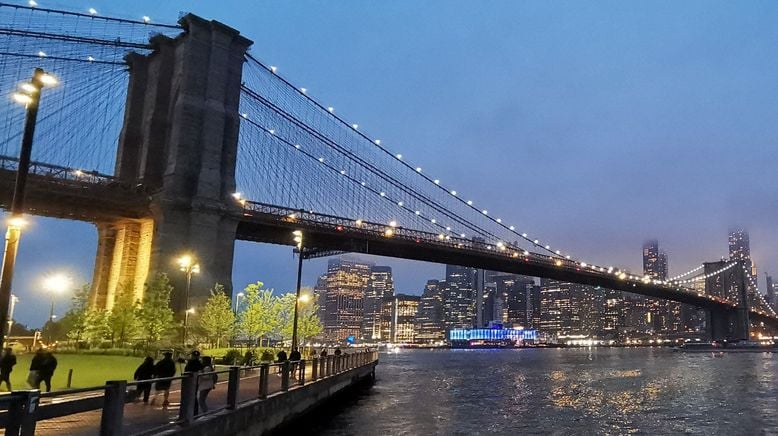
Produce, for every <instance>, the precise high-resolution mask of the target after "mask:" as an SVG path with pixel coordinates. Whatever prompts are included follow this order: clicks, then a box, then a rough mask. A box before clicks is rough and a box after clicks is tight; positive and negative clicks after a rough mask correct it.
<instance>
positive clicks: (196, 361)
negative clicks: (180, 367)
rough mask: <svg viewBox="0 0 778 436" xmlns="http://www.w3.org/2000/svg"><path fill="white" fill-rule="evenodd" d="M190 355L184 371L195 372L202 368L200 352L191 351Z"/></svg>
mask: <svg viewBox="0 0 778 436" xmlns="http://www.w3.org/2000/svg"><path fill="white" fill-rule="evenodd" d="M190 356H191V357H190V358H189V360H188V361H187V362H186V366H185V367H184V372H193V373H197V372H200V371H202V370H203V362H201V361H200V352H199V351H197V350H194V351H192V354H191V355H190Z"/></svg>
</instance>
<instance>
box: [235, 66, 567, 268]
mask: <svg viewBox="0 0 778 436" xmlns="http://www.w3.org/2000/svg"><path fill="white" fill-rule="evenodd" d="M240 111H241V116H242V118H243V120H242V124H241V136H240V142H239V157H238V162H239V163H238V171H237V179H238V186H239V187H240V189H241V190H242V191H243V192H242V194H243V196H244V197H245V198H248V199H251V200H256V201H259V202H263V203H269V204H274V205H281V206H287V207H290V208H296V209H302V210H306V211H314V212H319V213H325V214H331V215H336V216H341V217H348V218H351V219H353V220H364V221H370V222H374V223H378V224H383V225H387V226H390V225H396V226H397V227H402V228H407V229H413V230H417V231H421V232H427V233H429V234H431V235H436V236H437V238H439V239H444V240H447V241H454V242H457V241H461V242H462V243H463V244H469V243H471V242H472V240H473V238H477V239H478V240H480V241H482V242H483V243H484V244H486V245H487V246H488V247H491V248H494V249H502V248H506V247H507V248H509V249H512V250H519V251H523V250H524V249H526V250H532V251H539V252H545V253H546V254H547V255H553V256H558V257H561V256H563V253H562V252H561V251H560V252H559V253H557V251H556V250H554V249H553V248H551V247H550V246H549V247H548V248H546V247H545V246H543V245H542V243H541V242H540V241H539V240H538V242H537V243H535V242H534V240H532V239H531V238H530V237H529V236H522V234H520V233H519V231H518V230H517V229H516V227H515V226H512V225H510V224H508V223H507V222H506V223H503V220H502V219H500V218H496V217H492V216H491V215H489V212H488V210H478V209H476V208H475V207H474V206H473V205H472V204H469V203H468V201H467V200H464V199H463V198H461V194H460V193H458V192H456V191H449V190H446V189H443V188H442V185H441V184H440V182H439V181H437V180H435V179H432V178H430V177H427V175H425V174H424V173H423V170H422V169H421V168H419V167H414V166H412V165H410V164H408V163H406V161H405V160H404V158H403V156H402V155H400V154H394V153H392V152H390V151H388V149H387V148H385V147H384V146H382V145H381V144H380V140H377V139H370V137H368V136H367V135H365V134H364V133H363V132H362V131H361V130H360V127H359V126H358V125H351V124H348V123H347V122H346V121H344V120H342V119H341V118H339V117H337V116H336V115H335V114H334V113H333V111H332V110H331V109H330V108H325V107H324V106H322V105H320V104H319V103H317V102H316V101H315V100H313V99H311V98H309V97H308V95H307V94H306V92H305V91H303V90H301V89H298V88H296V87H294V86H293V85H291V84H290V83H289V82H287V81H285V80H284V79H283V78H281V77H280V76H278V75H277V74H276V71H275V68H274V67H268V66H266V65H264V64H262V63H261V62H259V61H258V60H256V59H255V58H253V57H251V56H249V57H248V61H247V64H246V65H245V66H244V85H243V89H242V96H241V109H240Z"/></svg>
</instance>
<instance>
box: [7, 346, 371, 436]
mask: <svg viewBox="0 0 778 436" xmlns="http://www.w3.org/2000/svg"><path fill="white" fill-rule="evenodd" d="M377 361H378V353H377V352H375V351H372V352H355V353H348V354H342V355H338V356H335V355H331V356H326V357H315V358H313V359H310V360H300V361H293V362H291V361H286V362H277V363H263V364H260V365H253V366H230V367H229V368H227V369H219V370H215V371H212V372H200V373H184V374H182V375H180V376H175V377H166V378H157V379H150V380H140V381H126V380H116V381H108V382H107V383H106V384H105V386H96V387H91V388H83V389H69V390H65V391H57V392H51V393H41V392H40V391H38V390H31V391H17V392H12V393H10V394H5V395H0V410H2V411H0V427H2V428H4V429H5V434H8V435H11V434H13V435H17V434H36V433H37V434H47V433H54V432H59V433H62V432H65V433H84V432H88V433H99V434H100V435H147V434H148V435H150V434H156V433H158V432H161V431H164V430H168V429H172V428H175V427H178V426H185V425H187V424H189V423H192V422H194V421H195V420H197V419H201V418H202V417H204V416H208V415H211V414H214V413H219V412H222V411H224V410H234V409H235V408H237V407H239V406H240V405H241V404H242V403H246V402H248V401H258V400H259V401H261V400H265V399H268V398H272V397H275V396H278V395H284V394H285V393H286V392H288V391H291V390H296V389H304V387H305V386H306V385H309V384H313V383H316V382H319V381H321V380H324V379H327V378H329V377H333V376H336V375H338V374H341V373H344V372H346V371H350V370H353V369H355V368H360V367H363V366H365V365H371V364H374V363H376V362H377ZM159 383H162V386H163V387H164V384H168V386H169V387H168V393H169V404H167V405H165V406H164V407H161V408H159V407H155V406H152V405H149V404H146V403H145V402H142V401H141V398H142V396H143V395H144V391H145V390H146V389H148V390H149V391H150V392H149V400H150V401H151V402H152V403H153V402H154V399H159V398H158V397H159V396H164V390H163V389H157V387H158V386H159V385H158V384H159ZM210 386H213V387H212V388H210ZM205 391H207V392H205Z"/></svg>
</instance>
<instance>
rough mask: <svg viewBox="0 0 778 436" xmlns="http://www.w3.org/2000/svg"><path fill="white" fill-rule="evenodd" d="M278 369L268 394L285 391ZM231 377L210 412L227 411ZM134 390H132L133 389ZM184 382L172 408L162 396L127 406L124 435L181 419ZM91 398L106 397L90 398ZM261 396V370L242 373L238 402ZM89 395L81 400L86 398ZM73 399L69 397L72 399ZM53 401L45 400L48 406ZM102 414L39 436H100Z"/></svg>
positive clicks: (44, 424)
mask: <svg viewBox="0 0 778 436" xmlns="http://www.w3.org/2000/svg"><path fill="white" fill-rule="evenodd" d="M274 369H275V368H274V367H271V374H270V379H269V381H268V394H270V395H272V394H273V393H276V392H280V391H281V377H280V376H279V375H278V374H275V373H273V371H274ZM310 374H311V369H310V366H308V367H307V368H306V379H308V378H309V377H310ZM227 377H228V374H227V373H222V374H219V382H218V383H217V385H216V388H215V389H214V390H213V391H211V393H210V394H209V395H208V406H209V409H210V411H214V410H219V409H223V408H225V407H226V406H227ZM290 385H292V386H294V385H295V380H290ZM130 389H131V390H132V389H133V388H132V387H131V388H130ZM154 393H155V391H154V390H153V389H152V391H151V395H152V398H153V397H154ZM180 394H181V392H180V382H178V381H175V382H174V383H173V385H172V387H171V390H170V404H169V406H168V407H167V408H163V407H162V395H159V397H158V398H157V401H155V402H154V403H153V404H152V403H151V402H150V403H149V404H144V403H143V402H141V401H138V402H133V403H127V404H125V406H124V428H123V433H124V434H128V435H131V434H136V433H141V432H146V431H149V430H152V429H154V428H157V427H160V426H163V425H165V424H168V423H172V422H175V421H176V420H177V419H178V412H179V405H180V402H181V397H180ZM87 395H102V393H100V394H87ZM258 396H259V370H258V369H256V370H248V371H245V372H242V374H241V379H240V388H239V391H238V402H239V403H240V402H244V401H248V400H252V399H255V398H258ZM84 397H85V395H82V396H78V398H84ZM72 398H73V397H69V399H72ZM61 401H65V399H64V398H55V399H54V402H61ZM49 402H50V401H46V400H44V401H43V402H42V403H43V404H46V403H49ZM101 416H102V410H94V411H89V412H83V413H77V414H73V415H68V416H63V417H59V418H53V419H48V420H43V421H38V423H37V426H36V432H35V433H36V434H41V435H51V434H58V435H62V434H66V435H74V436H81V435H97V434H99V430H100V418H101Z"/></svg>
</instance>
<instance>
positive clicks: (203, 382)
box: [197, 356, 219, 413]
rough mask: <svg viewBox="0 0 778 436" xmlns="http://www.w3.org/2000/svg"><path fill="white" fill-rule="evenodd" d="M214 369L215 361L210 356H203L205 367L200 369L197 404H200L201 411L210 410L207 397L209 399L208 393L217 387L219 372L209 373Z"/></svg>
mask: <svg viewBox="0 0 778 436" xmlns="http://www.w3.org/2000/svg"><path fill="white" fill-rule="evenodd" d="M213 371H214V369H213V363H212V360H211V358H210V356H205V357H203V369H202V371H200V373H201V374H203V375H200V376H199V377H200V378H199V379H198V382H197V388H198V391H199V392H198V394H197V404H198V405H199V406H200V413H206V412H208V404H206V399H208V393H210V392H211V391H212V390H213V388H214V387H216V381H217V380H218V377H219V376H218V375H217V374H209V373H212V372H213Z"/></svg>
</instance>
